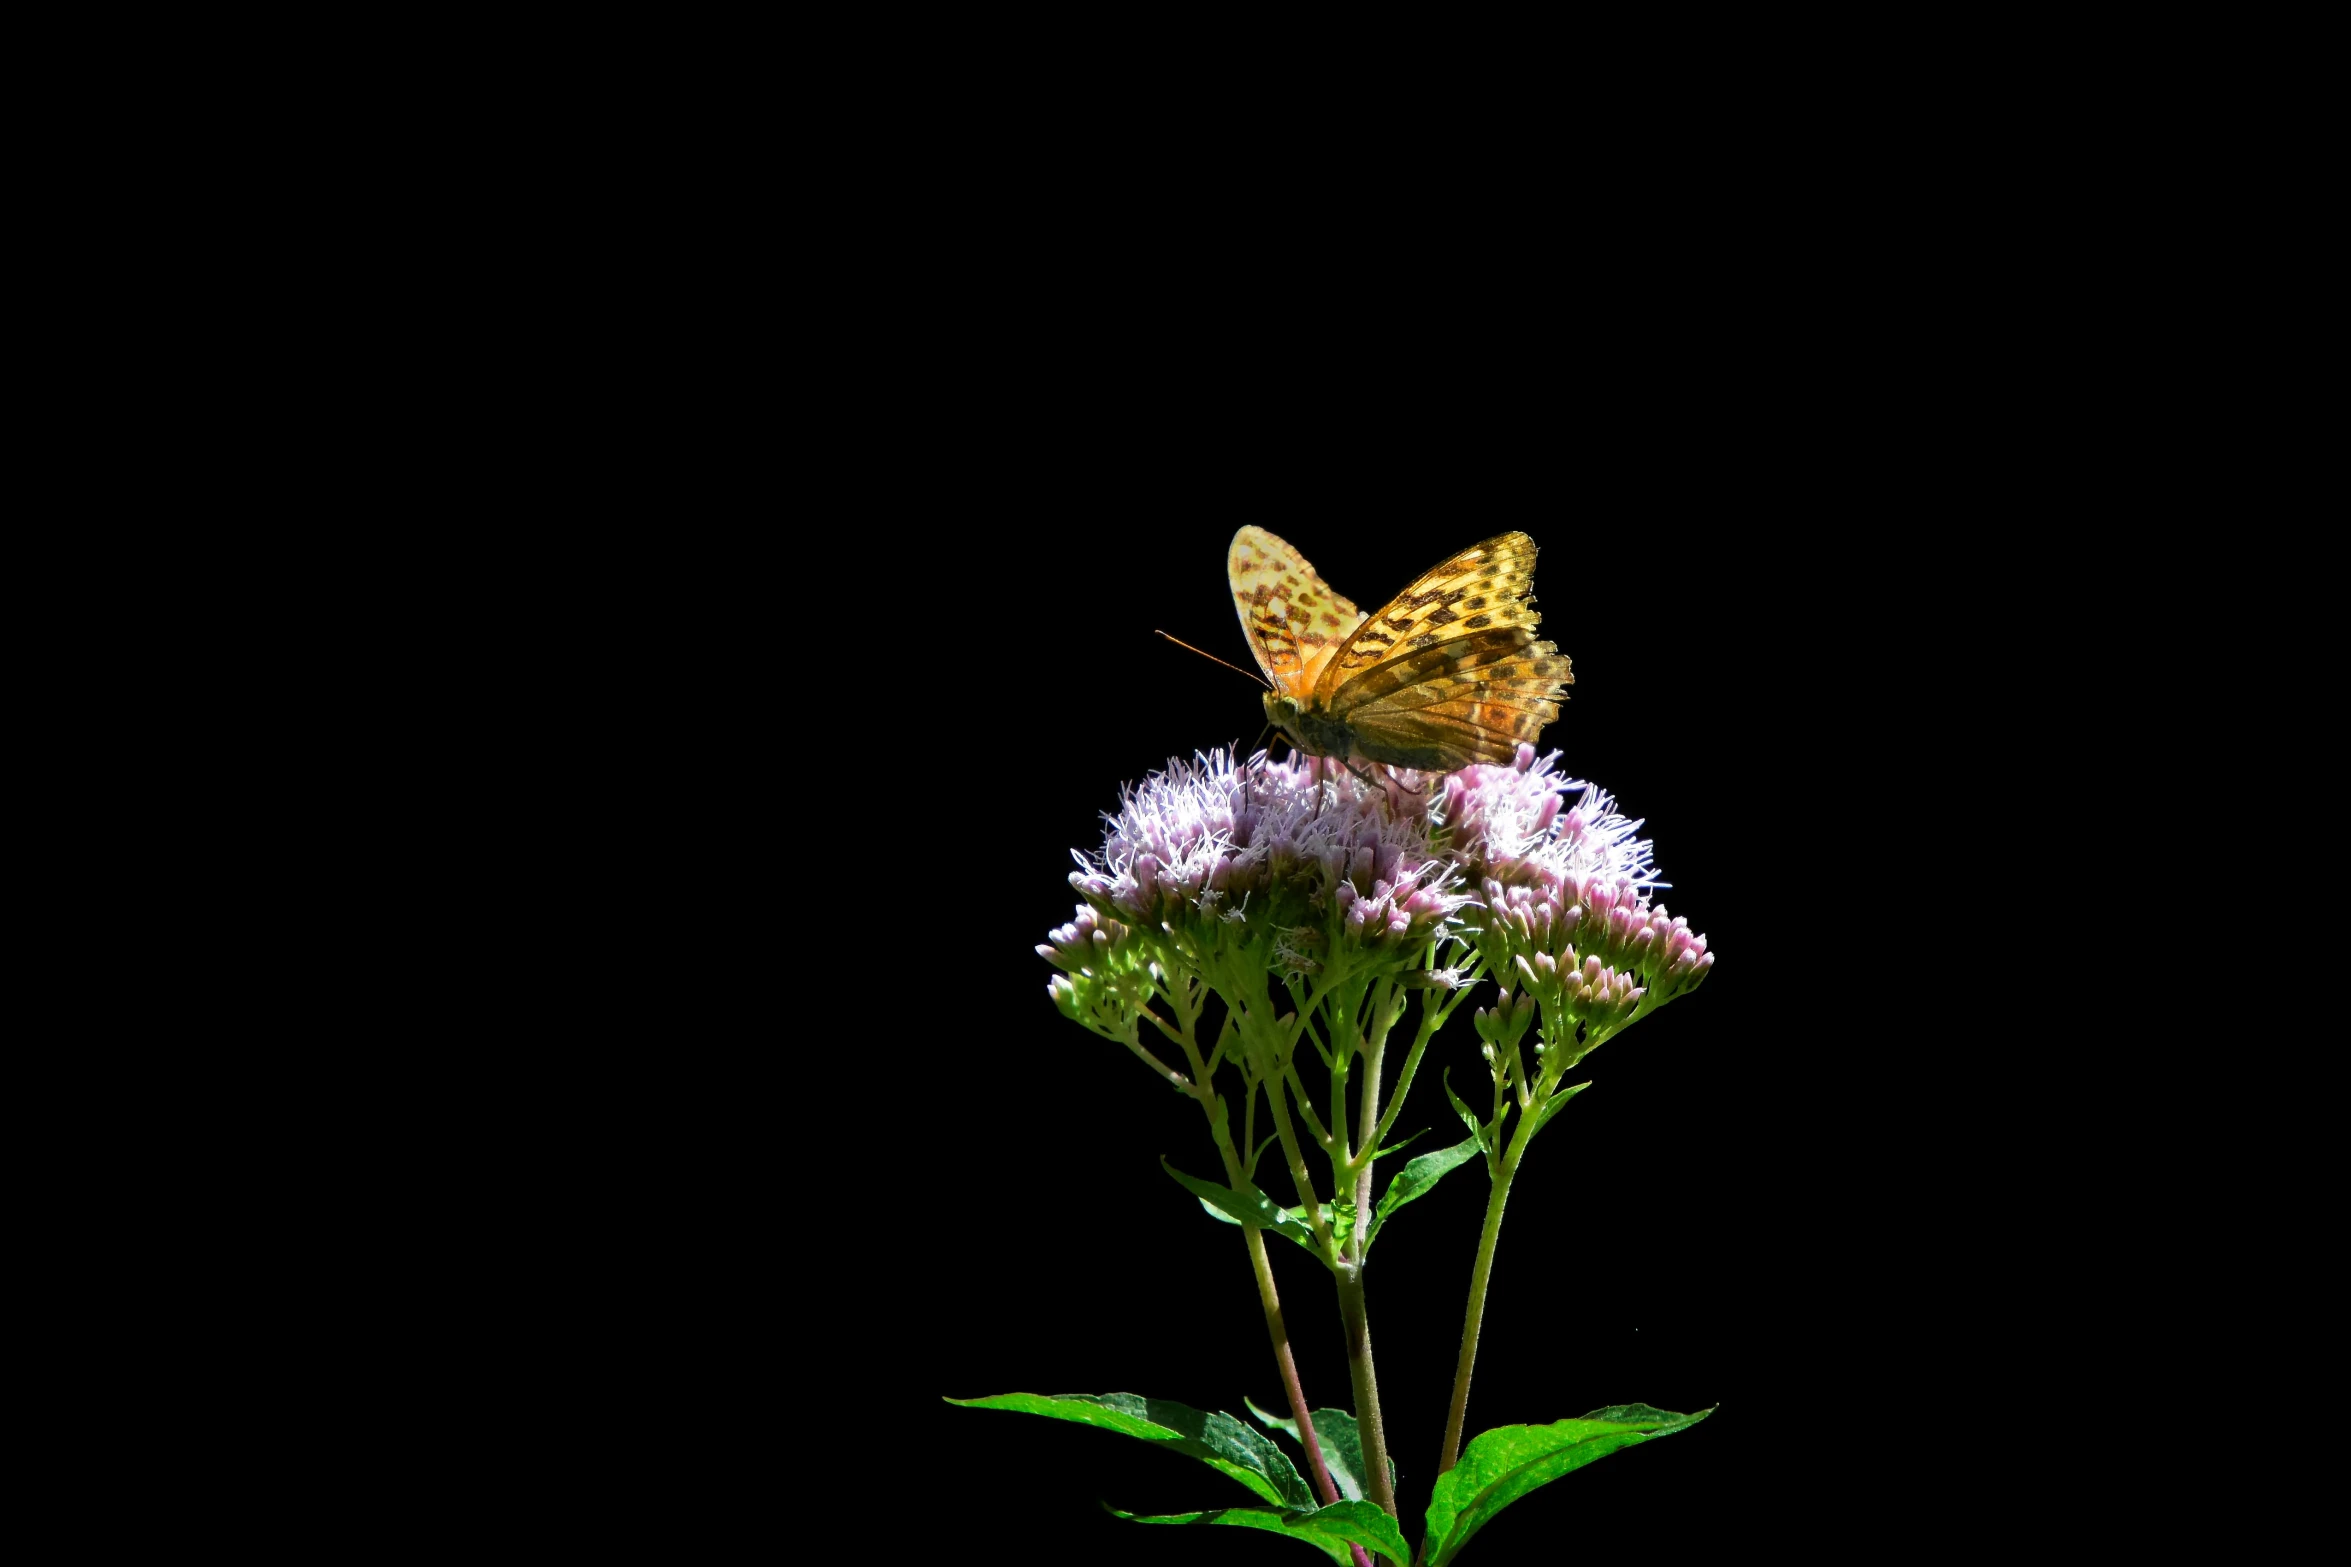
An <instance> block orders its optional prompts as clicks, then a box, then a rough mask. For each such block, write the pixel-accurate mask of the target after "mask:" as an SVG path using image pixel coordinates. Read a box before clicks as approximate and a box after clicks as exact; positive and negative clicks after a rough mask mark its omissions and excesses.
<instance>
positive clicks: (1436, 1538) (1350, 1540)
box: [947, 1393, 1713, 1567]
mask: <svg viewBox="0 0 2351 1567" xmlns="http://www.w3.org/2000/svg"><path fill="white" fill-rule="evenodd" d="M947 1402H948V1403H950V1404H960V1405H962V1406H963V1407H964V1408H966V1409H1009V1410H1014V1411H1017V1412H1019V1413H1021V1414H1030V1415H1043V1416H1045V1417H1047V1418H1048V1419H1053V1420H1070V1421H1075V1422H1076V1423H1078V1424H1080V1425H1090V1426H1099V1427H1101V1428H1102V1429H1104V1430H1106V1431H1116V1432H1118V1433H1119V1434H1121V1435H1122V1436H1131V1437H1135V1438H1137V1439H1139V1440H1141V1441H1145V1442H1154V1443H1157V1444H1159V1445H1161V1446H1164V1447H1168V1448H1171V1449H1173V1450H1174V1451H1176V1452H1179V1453H1183V1454H1185V1455H1186V1456H1188V1457H1192V1458H1197V1459H1199V1460H1200V1461H1201V1462H1202V1463H1204V1464H1207V1465H1208V1466H1209V1467H1210V1468H1212V1469H1214V1470H1216V1471H1217V1472H1218V1473H1220V1474H1223V1475H1226V1476H1228V1477H1230V1478H1231V1479H1234V1480H1236V1481H1238V1482H1240V1483H1241V1484H1242V1485H1244V1486H1247V1487H1248V1488H1249V1489H1250V1490H1251V1491H1253V1492H1255V1493H1256V1494H1257V1495H1258V1496H1259V1497H1261V1498H1262V1499H1264V1500H1265V1501H1268V1502H1271V1503H1273V1504H1274V1505H1273V1506H1272V1507H1271V1508H1260V1507H1220V1508H1215V1509H1212V1510H1209V1511H1205V1512H1197V1513H1164V1514H1159V1515H1157V1516H1152V1517H1138V1516H1137V1515H1136V1514H1134V1513H1126V1512H1119V1511H1118V1509H1117V1508H1115V1507H1114V1508H1112V1509H1111V1511H1112V1512H1114V1513H1117V1514H1118V1516H1119V1517H1121V1518H1127V1519H1132V1520H1133V1521H1134V1522H1136V1523H1154V1524H1182V1525H1187V1526H1207V1527H1224V1528H1242V1529H1263V1530H1269V1531H1271V1532H1273V1533H1275V1534H1286V1535H1289V1536H1290V1537H1291V1538H1293V1539H1299V1540H1304V1541H1305V1542H1306V1543H1307V1544H1309V1545H1312V1546H1314V1547H1315V1548H1316V1549H1317V1550H1320V1551H1321V1552H1322V1553H1323V1554H1324V1555H1326V1556H1328V1557H1329V1558H1330V1559H1331V1560H1332V1561H1334V1562H1340V1563H1345V1562H1347V1561H1349V1560H1350V1556H1349V1552H1348V1549H1347V1547H1348V1546H1350V1545H1360V1546H1362V1547H1363V1548H1364V1549H1365V1550H1367V1551H1372V1552H1376V1553H1377V1554H1379V1555H1381V1556H1383V1557H1386V1558H1387V1559H1388V1560H1390V1561H1392V1562H1394V1563H1396V1564H1397V1567H1404V1563H1406V1562H1407V1561H1408V1560H1409V1559H1410V1557H1411V1547H1410V1546H1409V1545H1408V1544H1407V1543H1406V1542H1405V1539H1404V1535H1403V1532H1402V1531H1401V1530H1399V1529H1398V1528H1397V1527H1396V1521H1395V1520H1394V1519H1393V1518H1390V1517H1389V1516H1388V1515H1387V1514H1386V1513H1384V1512H1381V1511H1380V1509H1379V1508H1378V1507H1377V1506H1376V1505H1374V1504H1373V1503H1371V1502H1368V1501H1365V1500H1363V1499H1362V1495H1363V1486H1362V1465H1363V1458H1362V1447H1361V1444H1360V1442H1358V1441H1357V1440H1356V1432H1355V1421H1354V1419H1353V1417H1352V1416H1349V1415H1347V1414H1346V1413H1345V1412H1344V1411H1340V1410H1331V1409H1318V1410H1316V1411H1315V1412H1314V1430H1315V1434H1316V1436H1318V1437H1319V1438H1320V1439H1321V1442H1322V1448H1323V1458H1324V1462H1325V1463H1326V1464H1327V1465H1328V1467H1329V1468H1330V1470H1331V1477H1332V1480H1333V1482H1334V1483H1335V1484H1337V1485H1338V1486H1339V1488H1340V1489H1341V1491H1342V1492H1343V1493H1344V1494H1345V1497H1346V1499H1345V1500H1342V1501H1338V1502H1334V1503H1332V1504H1331V1505H1330V1506H1328V1507H1317V1506H1315V1505H1314V1500H1313V1493H1312V1492H1311V1491H1310V1490H1309V1489H1308V1488H1307V1485H1306V1481H1305V1479H1304V1478H1303V1477H1302V1476H1300V1475H1299V1473H1298V1470H1297V1467H1296V1466H1295V1465H1294V1464H1292V1463H1291V1462H1290V1460H1289V1456H1288V1455H1287V1454H1285V1453H1284V1452H1283V1451H1282V1450H1281V1449H1280V1448H1278V1447H1276V1446H1275V1445H1274V1444H1273V1442H1272V1440H1271V1439H1269V1438H1268V1437H1266V1436H1264V1435H1262V1434H1261V1433H1259V1432H1258V1431H1257V1430H1255V1429H1254V1428H1252V1427H1250V1426H1248V1425H1245V1424H1243V1423H1242V1422H1241V1421H1239V1420H1236V1419H1234V1418H1233V1417H1232V1416H1231V1415H1227V1414H1223V1413H1217V1414H1208V1413H1205V1412H1203V1411H1201V1410H1197V1409H1194V1408H1192V1407H1190V1406H1189V1405H1186V1404H1178V1403H1174V1402H1172V1401H1170V1400H1167V1399H1160V1398H1143V1397H1140V1396H1138V1395H1136V1394H1133V1393H1102V1394H1092V1393H1070V1394H1063V1395H1060V1396H1058V1397H1048V1396H1046V1395H1044V1394H1040V1393H1000V1394H998V1395H996V1396H995V1397H993V1398H951V1399H949V1400H947ZM1250 1412H1251V1413H1253V1414H1255V1415H1256V1416H1257V1418H1258V1419H1260V1420H1262V1421H1264V1422H1265V1423H1266V1424H1267V1425H1270V1426H1273V1427H1275V1428H1277V1429H1279V1430H1282V1431H1286V1432H1288V1433H1289V1434H1290V1436H1292V1437H1293V1438H1295V1437H1296V1436H1297V1434H1298V1428H1297V1424H1296V1422H1294V1421H1289V1420H1282V1419H1278V1418H1276V1417H1275V1416H1272V1415H1268V1414H1266V1413H1265V1412H1264V1411H1262V1410H1260V1409H1258V1408H1257V1407H1256V1406H1255V1405H1251V1406H1250ZM1711 1413H1713V1411H1712V1410H1707V1409H1701V1410H1699V1411H1698V1412H1697V1413H1696V1414H1694V1415H1677V1414H1674V1413H1673V1412H1671V1411H1670V1410H1664V1409H1652V1408H1651V1407H1650V1406H1648V1405H1647V1404H1614V1405H1611V1406H1609V1407H1608V1408H1606V1409H1595V1410H1593V1411H1592V1412H1591V1413H1590V1414H1588V1415H1585V1416H1583V1417H1582V1418H1581V1419H1578V1420H1561V1421H1557V1422H1554V1423H1553V1424H1551V1425H1547V1426H1496V1427H1495V1428H1494V1429H1493V1430H1491V1431H1485V1432H1481V1433H1479V1434H1478V1436H1477V1437H1476V1438H1475V1439H1473V1440H1472V1441H1471V1442H1470V1444H1469V1445H1468V1446H1467V1447H1465V1448H1463V1449H1462V1450H1461V1461H1460V1462H1459V1463H1457V1464H1455V1465H1454V1466H1453V1468H1452V1469H1450V1470H1448V1471H1447V1472H1446V1473H1444V1474H1442V1475H1439V1476H1438V1477H1437V1484H1436V1488H1435V1491H1434V1493H1433V1494H1432V1495H1431V1496H1430V1498H1429V1505H1428V1511H1427V1512H1426V1513H1425V1514H1424V1515H1423V1520H1424V1522H1425V1523H1426V1525H1427V1531H1428V1532H1427V1535H1426V1542H1427V1546H1428V1556H1427V1561H1426V1567H1446V1564H1447V1563H1449V1562H1451V1561H1452V1560H1453V1559H1454V1558H1455V1557H1457V1556H1459V1555H1460V1554H1461V1549H1462V1547H1463V1546H1465V1545H1467V1544H1468V1543H1469V1542H1470V1540H1471V1539H1472V1538H1473V1537H1474V1536H1475V1535H1476V1534H1477V1532H1478V1531H1479V1530H1480V1529H1483V1528H1484V1527H1485V1526H1486V1525H1487V1524H1489V1523H1491V1522H1493V1520H1494V1517H1495V1515H1496V1514H1498V1513H1500V1512H1501V1511H1502V1509H1503V1508H1505V1507H1508V1506H1509V1505H1510V1504H1511V1503H1512V1502H1515V1501H1517V1500H1518V1499H1519V1498H1521V1497H1523V1496H1526V1495H1527V1494H1528V1493H1530V1492H1533V1491H1536V1490H1539V1489H1540V1488H1542V1487H1543V1486H1546V1485H1549V1484H1550V1483H1551V1482H1552V1481H1554V1480H1556V1479H1558V1478H1559V1477H1560V1476H1562V1475H1567V1474H1573V1473H1574V1472H1575V1471H1576V1470H1578V1469H1581V1468H1583V1467H1584V1465H1586V1464H1588V1463H1591V1462H1592V1461H1593V1460H1594V1459H1597V1458H1605V1457H1607V1456H1608V1455H1609V1454H1610V1453H1613V1452H1616V1451H1617V1450H1618V1449H1620V1448H1625V1447H1631V1446H1633V1445H1634V1444H1635V1443H1639V1442H1646V1441H1649V1440H1651V1439H1653V1438H1655V1437H1661V1436H1671V1435H1673V1434H1674V1433H1675V1432H1677V1431H1686V1430H1688V1429H1689V1428H1690V1427H1691V1426H1694V1425H1696V1424H1697V1423H1698V1422H1699V1421H1701V1420H1703V1419H1705V1418H1706V1417H1707V1416H1708V1415H1709V1414H1711Z"/></svg>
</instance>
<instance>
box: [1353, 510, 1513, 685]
mask: <svg viewBox="0 0 2351 1567" xmlns="http://www.w3.org/2000/svg"><path fill="white" fill-rule="evenodd" d="M1534 580H1535V541H1534V540H1533V539H1530V538H1528V537H1527V536H1526V535H1525V534H1523V533H1498V534H1496V535H1495V536H1494V537H1492V538H1490V539H1487V540H1485V541H1484V542H1482V543H1478V544H1472V545H1471V546H1470V547H1469V548H1468V549H1465V550H1462V551H1460V552H1459V553H1457V554H1455V555H1453V556H1452V557H1450V558H1449V559H1447V560H1446V561H1444V562H1443V563H1442V564H1441V565H1438V566H1436V567H1433V568H1432V569H1430V570H1428V571H1424V572H1422V573H1421V574H1420V576H1419V577H1417V578H1416V579H1414V581H1413V584H1412V586H1410V587H1408V588H1406V589H1405V590H1404V591H1403V592H1401V593H1399V594H1397V595H1396V596H1395V597H1394V598H1392V599H1390V600H1389V601H1388V602H1387V604H1386V605H1384V606H1383V607H1382V608H1381V609H1380V611H1379V612H1378V613H1377V614H1374V615H1369V616H1366V617H1365V619H1364V622H1363V624H1362V625H1361V626H1360V627H1359V628H1358V629H1357V630H1356V632H1355V634H1354V635H1353V636H1352V637H1350V638H1349V639H1348V641H1347V645H1346V646H1345V647H1343V648H1341V649H1340V650H1339V654H1338V657H1336V658H1334V659H1332V660H1331V661H1330V663H1329V664H1327V665H1325V666H1324V667H1323V671H1322V675H1321V677H1320V679H1318V680H1317V681H1316V683H1315V694H1316V695H1318V696H1323V697H1328V696H1329V695H1330V694H1331V692H1332V691H1333V690H1335V689H1336V687H1337V686H1338V685H1339V683H1340V682H1342V681H1345V680H1348V679H1349V678H1350V677H1352V676H1354V675H1355V674H1356V673H1357V671H1359V670H1364V669H1369V668H1371V667H1373V666H1375V665H1378V664H1383V663H1386V662H1387V661H1388V660H1389V659H1391V658H1395V657H1397V656H1399V655H1401V654H1405V653H1411V652H1416V651H1419V650H1421V649H1423V648H1430V647H1434V646H1435V645H1436V644H1438V643H1439V642H1449V641H1452V640H1453V639H1454V638H1456V637H1463V636H1468V635H1470V634H1471V633H1473V632H1478V631H1487V630H1493V629H1497V628H1504V627H1512V626H1523V627H1525V628H1526V629H1527V630H1529V631H1532V630H1533V629H1534V628H1535V627H1536V626H1537V625H1538V624H1540V623H1541V621H1542V618H1543V617H1542V616H1540V615H1538V614H1536V613H1535V610H1534V606H1533V605H1532V604H1531V603H1529V602H1528V595H1529V594H1530V593H1531V592H1532V591H1533V587H1534Z"/></svg>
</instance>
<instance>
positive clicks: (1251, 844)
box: [1070, 750, 1469, 952]
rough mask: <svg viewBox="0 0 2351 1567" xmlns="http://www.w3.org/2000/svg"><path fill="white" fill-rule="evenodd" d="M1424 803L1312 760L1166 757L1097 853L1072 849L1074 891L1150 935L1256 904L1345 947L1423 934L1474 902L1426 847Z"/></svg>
mask: <svg viewBox="0 0 2351 1567" xmlns="http://www.w3.org/2000/svg"><path fill="white" fill-rule="evenodd" d="M1425 800H1426V797H1425V795H1422V796H1416V795H1413V794H1411V793H1409V792H1407V791H1406V790H1405V789H1404V788H1402V787H1399V786H1385V785H1380V784H1369V785H1367V784H1365V783H1364V782H1363V781H1362V780H1361V779H1359V778H1357V777H1355V776H1354V775H1352V774H1350V773H1348V772H1346V771H1344V770H1337V769H1333V768H1330V767H1329V766H1328V765H1327V764H1317V763H1314V762H1312V761H1305V762H1301V761H1298V760H1295V759H1293V760H1291V761H1288V762H1268V761H1266V760H1264V759H1263V758H1262V757H1258V758H1254V759H1252V760H1251V761H1250V762H1249V763H1248V764H1247V765H1246V766H1236V765H1235V764H1234V762H1233V760H1232V758H1231V756H1230V755H1229V754H1227V753H1226V752H1224V751H1221V750H1217V751H1209V752H1205V753H1202V754H1201V755H1200V756H1199V757H1198V758H1197V759H1196V760H1194V761H1191V762H1186V761H1183V760H1180V759H1171V760H1170V761H1169V763H1168V765H1167V767H1166V768H1165V769H1164V770H1162V771H1160V772H1157V773H1154V774H1152V775H1151V777H1150V778H1148V779H1146V780H1145V781H1144V782H1143V784H1142V785H1141V786H1140V787H1139V788H1129V789H1127V790H1126V791H1124V793H1123V794H1122V796H1121V798H1120V801H1119V809H1118V810H1117V811H1116V812H1115V813H1113V814H1112V815H1111V816H1110V817H1109V818H1108V822H1107V830H1106V831H1105V833H1104V835H1103V840H1102V848H1101V851H1100V853H1099V855H1096V856H1088V855H1084V854H1080V855H1078V856H1077V861H1078V869H1077V871H1076V872H1074V873H1072V875H1071V876H1070V885H1071V886H1073V887H1075V888H1076V889H1077V890H1078V892H1079V893H1080V894H1081V895H1083V896H1084V897H1085V898H1086V900H1087V901H1088V902H1089V903H1090V904H1092V905H1094V906H1095V907H1096V908H1097V909H1100V910H1102V911H1103V913H1104V915H1105V917H1112V916H1115V917H1116V918H1117V919H1119V920H1123V921H1125V922H1127V923H1129V924H1133V925H1138V926H1141V927H1143V928H1145V929H1158V928H1161V927H1165V926H1173V925H1179V924H1188V923H1191V922H1194V921H1197V920H1200V919H1203V918H1213V919H1216V920H1220V921H1223V922H1228V923H1240V922H1242V921H1243V920H1244V919H1246V918H1248V917H1249V914H1248V913H1247V912H1245V911H1257V912H1259V913H1261V914H1262V916H1263V917H1265V918H1267V919H1270V920H1272V921H1274V922H1275V923H1276V924H1278V925H1281V926H1285V927H1293V928H1300V927H1302V928H1305V929H1307V930H1309V931H1312V930H1313V929H1314V927H1317V926H1323V925H1326V924H1327V925H1329V926H1330V927H1331V928H1330V930H1329V934H1330V935H1331V936H1334V937H1336V938H1337V939H1340V940H1345V941H1361V942H1378V941H1385V940H1403V939H1410V940H1415V941H1417V940H1422V939H1425V938H1426V937H1427V936H1428V935H1429V934H1430V933H1431V932H1433V931H1438V930H1442V929H1446V928H1449V926H1450V923H1451V922H1452V921H1453V920H1454V918H1455V916H1456V915H1457V914H1458V913H1459V911H1460V910H1461V909H1462V907H1463V906H1464V905H1465V904H1467V903H1468V902H1469V894H1468V893H1467V891H1466V890H1465V887H1464V880H1463V877H1462V875H1461V872H1460V869H1459V867H1458V866H1457V865H1456V864H1455V863H1454V862H1453V860H1452V859H1451V858H1450V857H1449V856H1447V855H1445V854H1443V853H1442V852H1440V851H1439V849H1438V848H1437V847H1436V845H1435V844H1434V843H1432V841H1431V836H1430V833H1431V827H1430V822H1429V819H1428V814H1427V811H1426V810H1425ZM1318 934H1319V933H1318ZM1305 945H1306V946H1311V945H1312V942H1311V941H1308V942H1306V943H1305ZM1293 950H1298V951H1301V952H1302V950H1303V949H1302V948H1295V947H1294V948H1293Z"/></svg>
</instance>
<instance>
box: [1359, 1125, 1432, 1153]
mask: <svg viewBox="0 0 2351 1567" xmlns="http://www.w3.org/2000/svg"><path fill="white" fill-rule="evenodd" d="M1428 1135H1429V1129H1428V1128H1427V1127H1425V1126H1424V1127H1422V1128H1421V1129H1420V1130H1419V1131H1417V1132H1414V1133H1413V1134H1412V1135H1411V1136H1410V1137H1407V1138H1405V1139H1404V1141H1402V1142H1400V1143H1390V1144H1388V1146H1387V1147H1385V1148H1382V1149H1381V1150H1380V1151H1379V1152H1378V1153H1375V1154H1373V1155H1372V1157H1373V1158H1374V1159H1385V1158H1386V1157H1388V1155H1390V1154H1393V1153H1402V1152H1403V1151H1404V1150H1405V1149H1407V1148H1410V1147H1411V1146H1412V1145H1413V1144H1414V1143H1417V1142H1419V1141H1420V1140H1421V1139H1422V1138H1424V1137H1426V1136H1428Z"/></svg>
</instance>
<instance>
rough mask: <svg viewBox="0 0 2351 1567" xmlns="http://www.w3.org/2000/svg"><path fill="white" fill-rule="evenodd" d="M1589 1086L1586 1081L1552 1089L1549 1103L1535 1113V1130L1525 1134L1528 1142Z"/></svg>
mask: <svg viewBox="0 0 2351 1567" xmlns="http://www.w3.org/2000/svg"><path fill="white" fill-rule="evenodd" d="M1591 1086H1592V1085H1591V1083H1590V1082H1588V1081H1587V1082H1582V1083H1572V1084H1570V1085H1569V1086H1567V1087H1565V1088H1556V1089H1553V1090H1552V1091H1551V1099H1550V1102H1549V1103H1547V1104H1545V1105H1544V1106H1543V1108H1542V1109H1540V1110H1538V1111H1536V1112H1535V1130H1534V1131H1532V1132H1529V1133H1527V1138H1528V1140H1529V1141H1530V1142H1531V1141H1533V1139H1534V1138H1535V1136H1536V1134H1537V1133H1539V1132H1541V1131H1542V1130H1543V1128H1544V1127H1546V1126H1549V1125H1550V1124H1551V1118H1552V1117H1553V1116H1555V1115H1557V1114H1558V1113H1559V1112H1560V1111H1562V1110H1564V1109H1566V1108H1567V1102H1568V1101H1569V1100H1570V1099H1573V1098H1574V1097H1575V1096H1576V1095H1578V1094H1580V1093H1582V1092H1583V1091H1584V1090H1585V1089H1587V1088H1589V1087H1591Z"/></svg>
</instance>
